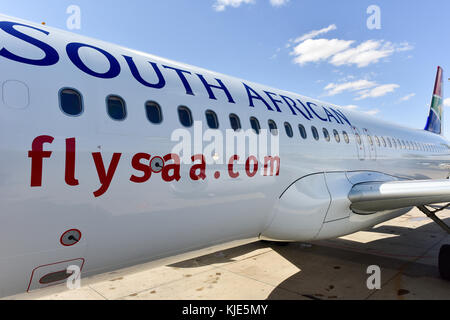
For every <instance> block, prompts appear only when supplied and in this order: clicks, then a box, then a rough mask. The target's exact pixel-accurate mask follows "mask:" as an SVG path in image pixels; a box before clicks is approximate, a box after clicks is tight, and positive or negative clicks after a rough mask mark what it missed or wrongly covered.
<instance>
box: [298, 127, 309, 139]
mask: <svg viewBox="0 0 450 320" xmlns="http://www.w3.org/2000/svg"><path fill="white" fill-rule="evenodd" d="M298 131H299V132H300V137H302V139H303V140H306V139H308V132H306V128H305V126H304V125H302V124H301V123H300V124H299V125H298Z"/></svg>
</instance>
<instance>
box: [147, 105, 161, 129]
mask: <svg viewBox="0 0 450 320" xmlns="http://www.w3.org/2000/svg"><path fill="white" fill-rule="evenodd" d="M145 112H146V113H147V119H148V121H150V122H151V123H154V124H160V123H161V122H162V119H163V118H162V112H161V107H160V106H159V104H157V103H156V102H153V101H149V102H147V103H146V104H145Z"/></svg>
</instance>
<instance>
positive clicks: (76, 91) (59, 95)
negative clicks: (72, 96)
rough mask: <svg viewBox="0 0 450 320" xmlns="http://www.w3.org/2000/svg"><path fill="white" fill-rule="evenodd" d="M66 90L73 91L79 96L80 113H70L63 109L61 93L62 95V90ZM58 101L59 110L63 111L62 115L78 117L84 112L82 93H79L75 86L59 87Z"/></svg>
mask: <svg viewBox="0 0 450 320" xmlns="http://www.w3.org/2000/svg"><path fill="white" fill-rule="evenodd" d="M66 90H70V91H73V92H75V93H76V94H77V95H78V96H79V97H80V103H81V111H80V113H78V114H70V113H67V112H66V111H64V109H63V106H62V99H61V95H62V93H63V91H66ZM58 102H59V109H60V110H61V112H62V113H64V115H66V116H68V117H74V118H78V117H80V116H81V115H82V114H83V113H84V99H83V95H82V94H81V92H80V91H79V90H77V89H75V88H72V87H64V88H61V89H60V90H59V91H58Z"/></svg>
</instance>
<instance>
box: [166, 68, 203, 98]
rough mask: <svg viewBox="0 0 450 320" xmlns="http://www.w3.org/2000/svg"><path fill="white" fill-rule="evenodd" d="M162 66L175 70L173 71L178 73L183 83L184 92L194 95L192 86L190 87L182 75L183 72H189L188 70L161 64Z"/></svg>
mask: <svg viewBox="0 0 450 320" xmlns="http://www.w3.org/2000/svg"><path fill="white" fill-rule="evenodd" d="M163 67H164V68H166V69H171V70H175V72H176V73H177V74H178V77H179V78H180V80H181V82H182V83H183V85H184V89H186V94H189V95H191V96H195V94H194V92H193V91H192V88H191V86H190V84H189V82H188V81H187V79H186V77H185V76H184V74H185V73H187V74H191V73H190V72H189V71H186V70H182V69H177V68H174V67H169V66H163Z"/></svg>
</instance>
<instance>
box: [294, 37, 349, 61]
mask: <svg viewBox="0 0 450 320" xmlns="http://www.w3.org/2000/svg"><path fill="white" fill-rule="evenodd" d="M352 43H353V41H345V40H339V39H332V40H328V39H308V40H306V41H303V42H302V43H300V44H298V45H297V46H295V47H294V50H293V51H292V52H291V55H295V56H296V57H295V59H294V62H295V63H298V64H300V65H304V64H305V63H308V62H318V61H321V60H326V59H328V58H330V57H332V56H333V55H335V54H337V53H339V52H341V51H343V50H346V49H348V48H349V47H350V46H351V45H352Z"/></svg>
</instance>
